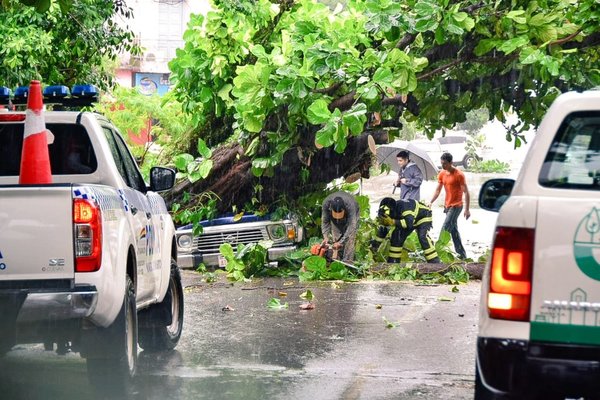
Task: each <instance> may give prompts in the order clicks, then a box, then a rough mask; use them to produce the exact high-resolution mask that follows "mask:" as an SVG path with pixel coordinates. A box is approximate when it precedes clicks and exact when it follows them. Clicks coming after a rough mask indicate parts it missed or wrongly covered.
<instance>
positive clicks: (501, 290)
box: [487, 227, 535, 321]
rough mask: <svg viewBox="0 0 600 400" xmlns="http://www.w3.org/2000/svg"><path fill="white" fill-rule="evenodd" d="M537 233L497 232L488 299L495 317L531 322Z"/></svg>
mask: <svg viewBox="0 0 600 400" xmlns="http://www.w3.org/2000/svg"><path fill="white" fill-rule="evenodd" d="M534 239H535V230H534V229H527V228H505V227H499V228H498V229H497V230H496V238H495V240H494V246H493V250H492V262H491V269H490V291H489V293H488V298H487V306H488V313H489V316H490V317H491V318H497V319H508V320H512V321H528V320H529V306H530V303H531V274H532V269H533V243H534Z"/></svg>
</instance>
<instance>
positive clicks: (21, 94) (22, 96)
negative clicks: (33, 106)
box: [13, 86, 29, 104]
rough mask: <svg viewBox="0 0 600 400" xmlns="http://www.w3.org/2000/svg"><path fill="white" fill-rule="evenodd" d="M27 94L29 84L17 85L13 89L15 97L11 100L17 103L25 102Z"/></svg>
mask: <svg viewBox="0 0 600 400" xmlns="http://www.w3.org/2000/svg"><path fill="white" fill-rule="evenodd" d="M28 96H29V86H19V87H18V88H16V89H15V97H14V99H13V101H14V102H15V103H17V104H19V103H20V104H27V97H28Z"/></svg>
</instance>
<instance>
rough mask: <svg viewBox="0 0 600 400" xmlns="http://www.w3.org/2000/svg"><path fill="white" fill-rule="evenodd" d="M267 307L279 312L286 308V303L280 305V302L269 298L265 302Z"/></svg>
mask: <svg viewBox="0 0 600 400" xmlns="http://www.w3.org/2000/svg"><path fill="white" fill-rule="evenodd" d="M267 307H269V308H271V309H275V310H281V309H284V308H288V303H283V304H282V303H281V300H279V299H278V298H275V297H271V298H270V299H269V301H268V302H267Z"/></svg>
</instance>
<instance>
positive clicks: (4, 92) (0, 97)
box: [0, 86, 11, 101]
mask: <svg viewBox="0 0 600 400" xmlns="http://www.w3.org/2000/svg"><path fill="white" fill-rule="evenodd" d="M10 93H11V90H10V89H9V88H7V87H6V86H0V101H8V100H9V99H10Z"/></svg>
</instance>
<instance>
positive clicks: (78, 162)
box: [0, 123, 98, 176]
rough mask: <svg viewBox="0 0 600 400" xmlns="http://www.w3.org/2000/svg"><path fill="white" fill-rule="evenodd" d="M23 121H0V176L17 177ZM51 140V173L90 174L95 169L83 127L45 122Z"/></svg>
mask: <svg viewBox="0 0 600 400" xmlns="http://www.w3.org/2000/svg"><path fill="white" fill-rule="evenodd" d="M23 128H24V125H23V124H0V176H18V175H19V170H20V166H21V149H22V146H23ZM46 128H47V129H49V130H50V132H52V134H53V135H54V143H52V144H50V145H48V152H49V154H50V167H51V169H52V174H53V175H73V174H75V175H79V174H91V173H93V172H94V171H96V169H97V168H98V163H97V161H96V155H95V154H94V149H93V147H92V144H91V142H90V138H89V136H88V134H87V131H86V130H85V128H84V127H83V126H81V125H74V124H48V123H46Z"/></svg>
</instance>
